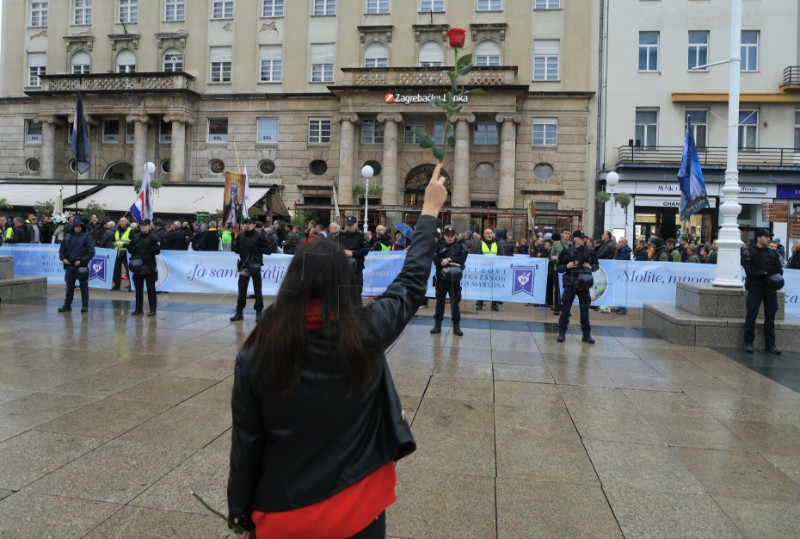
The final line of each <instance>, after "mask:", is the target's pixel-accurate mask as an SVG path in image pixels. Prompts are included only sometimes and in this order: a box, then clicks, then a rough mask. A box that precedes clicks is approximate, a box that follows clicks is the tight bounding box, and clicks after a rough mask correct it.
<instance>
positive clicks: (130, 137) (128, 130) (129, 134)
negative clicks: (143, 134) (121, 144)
mask: <svg viewBox="0 0 800 539" xmlns="http://www.w3.org/2000/svg"><path fill="white" fill-rule="evenodd" d="M135 131H136V125H135V124H134V122H125V144H133V141H134V139H135Z"/></svg>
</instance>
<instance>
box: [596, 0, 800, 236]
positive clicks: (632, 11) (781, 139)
mask: <svg viewBox="0 0 800 539" xmlns="http://www.w3.org/2000/svg"><path fill="white" fill-rule="evenodd" d="M799 11H800V10H799V3H798V1H797V0H744V1H743V16H742V33H741V43H742V45H741V50H740V51H739V54H740V55H741V68H740V71H741V103H740V113H739V124H738V132H739V139H738V144H739V152H738V163H739V165H738V168H739V171H740V174H739V183H740V185H741V188H742V193H741V195H740V196H739V203H740V204H741V205H742V212H741V214H740V216H739V224H740V227H741V229H742V231H743V236H744V237H752V235H753V231H754V230H755V229H757V228H761V227H770V226H772V229H773V231H774V232H775V234H776V236H778V237H782V238H784V241H786V239H785V238H786V233H787V225H786V223H772V224H771V223H768V222H765V221H763V215H762V211H761V204H762V203H763V202H769V203H773V202H784V203H789V204H790V205H791V206H792V207H793V208H794V212H795V213H796V214H800V198H798V196H800V195H798V193H800V68H798V67H796V66H798V64H799V62H798V60H799V59H800V58H798V54H799V53H798V50H799V48H800V31H799V29H798V25H800V17H799V15H800V13H799ZM678 13H679V14H680V16H676V14H678ZM603 17H604V27H605V32H604V34H605V36H606V37H605V39H604V40H603V41H602V43H601V44H602V47H603V49H604V50H603V54H602V58H603V64H602V65H603V75H602V79H603V81H604V82H603V86H604V87H605V88H606V91H605V93H604V96H603V98H601V100H602V101H605V102H604V103H602V104H601V105H600V108H601V114H602V120H601V122H600V131H599V138H600V141H601V142H600V147H601V150H602V153H601V155H600V159H599V163H600V164H599V167H598V168H599V169H600V171H601V173H600V175H599V178H601V179H602V178H604V177H605V172H607V171H611V170H614V171H616V172H618V174H619V177H620V182H619V184H618V185H617V186H616V187H615V188H614V190H615V191H616V192H625V193H628V194H629V195H631V198H632V202H631V204H630V206H629V207H628V209H627V215H623V210H622V208H620V207H619V206H616V207H614V206H613V203H612V202H613V201H612V202H609V203H607V204H606V208H605V210H606V211H605V219H604V228H605V229H616V230H617V231H618V234H620V235H621V234H623V233H625V234H626V235H627V236H628V237H635V236H639V235H644V236H649V235H650V234H651V233H658V234H659V235H661V236H662V237H664V238H667V237H677V235H678V234H679V233H680V229H681V226H682V223H681V222H680V217H679V206H680V191H679V188H678V184H677V181H676V175H677V171H678V168H679V166H680V162H681V151H682V146H683V141H684V135H685V131H686V126H687V117H691V120H692V129H693V133H694V137H695V140H696V144H697V148H698V153H699V156H700V161H701V164H702V167H703V171H704V175H705V179H706V184H707V189H708V195H709V199H710V202H711V208H708V209H705V210H703V211H702V212H701V213H699V214H696V215H694V216H692V217H691V219H690V233H691V235H692V236H693V237H694V238H697V239H700V240H701V241H710V240H711V239H714V238H716V232H717V227H718V225H719V224H720V221H719V213H718V209H717V208H718V207H719V205H720V204H721V202H722V192H721V188H722V185H723V184H724V174H725V168H726V167H725V164H726V147H727V133H728V120H727V119H728V86H729V66H728V64H727V63H724V64H721V65H712V66H709V65H708V64H713V63H716V62H721V61H724V60H728V59H729V58H730V57H731V51H730V24H731V10H730V1H728V0H670V1H669V2H668V1H666V0H664V1H660V0H648V1H644V0H606V1H605V4H604V6H603Z"/></svg>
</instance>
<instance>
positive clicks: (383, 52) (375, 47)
mask: <svg viewBox="0 0 800 539" xmlns="http://www.w3.org/2000/svg"><path fill="white" fill-rule="evenodd" d="M364 67H389V50H388V49H387V48H386V45H384V44H383V43H381V42H379V41H373V42H372V43H370V44H369V45H367V48H366V49H364Z"/></svg>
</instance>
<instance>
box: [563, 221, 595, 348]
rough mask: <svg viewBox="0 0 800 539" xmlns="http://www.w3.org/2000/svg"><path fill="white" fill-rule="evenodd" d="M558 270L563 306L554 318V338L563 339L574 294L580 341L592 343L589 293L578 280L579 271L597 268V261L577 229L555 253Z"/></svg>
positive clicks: (586, 287)
mask: <svg viewBox="0 0 800 539" xmlns="http://www.w3.org/2000/svg"><path fill="white" fill-rule="evenodd" d="M556 268H557V269H558V273H563V274H564V292H563V293H562V295H561V298H562V303H563V306H562V307H561V316H560V317H559V318H558V338H557V339H556V340H557V341H558V342H564V340H565V339H566V334H567V326H568V325H569V317H570V312H571V311H572V302H573V301H574V300H575V296H576V295H577V296H578V304H579V305H580V309H581V332H582V333H583V342H585V343H589V344H594V339H593V338H592V326H591V325H590V324H589V305H590V304H591V303H592V297H591V295H590V294H589V288H588V286H586V285H585V284H581V283H578V282H577V281H578V280H579V279H580V278H579V275H581V274H584V276H586V275H591V273H593V272H595V271H597V270H598V269H599V268H600V264H599V263H598V262H597V255H596V254H595V253H594V250H593V249H591V248H590V247H589V246H588V245H587V244H586V235H585V234H584V233H583V232H581V231H580V230H576V231H575V232H573V233H572V245H570V246H569V247H567V248H566V249H565V250H563V251H561V253H560V254H559V255H558V263H557V265H556Z"/></svg>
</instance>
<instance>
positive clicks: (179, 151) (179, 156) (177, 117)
mask: <svg viewBox="0 0 800 539" xmlns="http://www.w3.org/2000/svg"><path fill="white" fill-rule="evenodd" d="M164 121H165V122H170V123H171V124H172V140H171V141H170V147H169V180H170V181H173V182H182V181H185V180H186V126H187V125H191V124H193V123H194V121H193V119H192V118H191V116H188V115H186V114H166V115H164Z"/></svg>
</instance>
